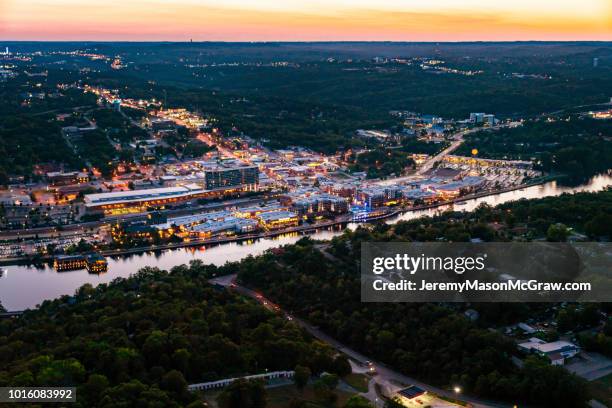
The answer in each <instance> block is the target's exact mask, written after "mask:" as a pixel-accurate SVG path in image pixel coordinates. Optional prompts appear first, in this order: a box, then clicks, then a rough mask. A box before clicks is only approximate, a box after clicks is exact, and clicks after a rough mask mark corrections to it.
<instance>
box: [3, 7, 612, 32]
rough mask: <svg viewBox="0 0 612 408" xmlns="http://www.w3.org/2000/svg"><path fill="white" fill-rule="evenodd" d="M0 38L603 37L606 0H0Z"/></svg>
mask: <svg viewBox="0 0 612 408" xmlns="http://www.w3.org/2000/svg"><path fill="white" fill-rule="evenodd" d="M0 40H41V41H44V40H47V41H54V40H62V41H71V40H73V41H78V40H94V41H97V40H105V41H117V40H126V41H189V40H193V41H335V40H342V41H351V40H352V41H360V40H368V41H514V40H604V41H612V0H309V1H308V0H0Z"/></svg>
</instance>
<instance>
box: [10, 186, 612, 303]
mask: <svg viewBox="0 0 612 408" xmlns="http://www.w3.org/2000/svg"><path fill="white" fill-rule="evenodd" d="M610 185H612V176H610V175H609V174H608V175H600V176H597V177H594V178H593V179H591V180H590V181H589V182H588V183H586V184H583V185H581V186H578V187H564V186H560V185H559V184H558V183H557V182H555V181H552V182H549V183H546V184H542V185H538V186H532V187H527V188H524V189H521V190H515V191H510V192H507V193H501V194H497V195H493V196H487V197H481V198H477V199H474V200H469V201H466V202H465V204H464V205H455V206H454V207H453V208H454V209H455V210H459V211H463V210H464V211H471V210H473V209H475V208H476V207H477V206H478V205H479V204H480V203H487V204H490V205H492V206H495V205H498V204H501V203H504V202H508V201H513V200H518V199H521V198H541V197H546V196H555V195H560V194H563V193H571V192H579V191H599V190H602V189H603V188H605V187H606V186H610ZM449 208H450V206H444V207H438V208H433V209H429V210H422V211H413V212H409V213H405V214H401V215H399V216H396V217H393V218H390V219H388V220H387V221H386V222H388V223H394V222H397V221H399V220H410V219H414V218H418V217H422V216H432V215H435V214H437V213H439V212H441V211H445V210H447V209H449ZM356 226H357V225H356V224H348V225H347V226H346V227H348V228H355V227H356ZM342 229H343V227H340V226H338V227H336V228H333V229H331V230H320V231H317V232H315V233H312V234H309V236H311V237H312V238H316V239H330V238H332V237H333V236H335V235H338V234H340V233H341V232H342ZM302 236H303V235H301V234H298V233H292V234H285V235H281V236H278V237H273V238H264V239H257V240H249V241H244V242H232V243H227V244H222V245H216V246H206V247H204V246H203V247H190V248H179V249H170V250H164V251H151V252H145V253H140V254H134V255H127V256H118V257H111V258H107V260H108V272H107V273H105V274H102V275H91V274H89V273H88V272H87V271H85V270H78V271H70V272H56V271H55V270H54V269H53V268H51V267H50V266H48V265H45V266H38V267H35V266H26V265H11V266H7V267H5V268H6V269H7V270H8V273H7V274H5V276H3V277H1V278H0V302H1V303H2V304H3V306H4V307H5V308H6V309H7V310H22V309H25V308H32V307H35V306H36V305H37V304H38V303H40V302H41V301H42V300H44V299H53V298H56V297H58V296H61V295H71V294H73V293H74V291H75V290H76V289H77V288H79V287H80V286H81V285H83V284H85V283H91V284H92V285H97V284H100V283H108V282H110V281H112V280H113V279H115V278H118V277H127V276H129V275H130V274H132V273H134V272H136V271H138V270H139V269H140V268H143V267H145V266H151V267H158V268H160V269H170V268H172V267H173V266H175V265H181V264H188V263H189V261H191V260H195V259H200V260H202V261H203V262H204V263H207V264H209V263H210V264H215V265H223V264H224V263H226V262H228V261H229V262H232V261H239V260H240V259H242V258H244V257H247V256H248V255H259V254H261V253H263V252H264V251H266V250H267V249H270V248H274V247H278V246H281V245H287V244H292V243H294V242H296V241H298V240H299V239H300V238H301V237H302Z"/></svg>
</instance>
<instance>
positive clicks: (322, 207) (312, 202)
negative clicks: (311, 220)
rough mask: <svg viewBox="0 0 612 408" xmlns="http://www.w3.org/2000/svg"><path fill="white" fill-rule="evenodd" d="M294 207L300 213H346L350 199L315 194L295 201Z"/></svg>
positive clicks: (302, 214)
mask: <svg viewBox="0 0 612 408" xmlns="http://www.w3.org/2000/svg"><path fill="white" fill-rule="evenodd" d="M291 206H292V208H293V209H294V210H295V211H296V212H297V213H298V214H299V215H300V216H304V215H310V214H312V215H319V214H344V213H346V212H348V209H349V208H348V200H347V199H346V198H343V197H337V196H333V195H329V194H313V195H312V196H309V197H301V198H298V199H296V200H294V201H293V203H292V205H291Z"/></svg>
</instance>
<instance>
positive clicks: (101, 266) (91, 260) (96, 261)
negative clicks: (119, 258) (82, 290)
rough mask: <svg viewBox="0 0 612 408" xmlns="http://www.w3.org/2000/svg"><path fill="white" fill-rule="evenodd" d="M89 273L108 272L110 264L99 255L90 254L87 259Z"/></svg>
mask: <svg viewBox="0 0 612 408" xmlns="http://www.w3.org/2000/svg"><path fill="white" fill-rule="evenodd" d="M85 262H86V266H87V271H88V272H89V273H103V272H106V271H107V270H108V262H106V259H105V258H104V257H103V256H102V255H100V254H97V253H93V254H89V255H87V256H86V257H85Z"/></svg>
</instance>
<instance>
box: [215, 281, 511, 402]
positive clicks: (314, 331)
mask: <svg viewBox="0 0 612 408" xmlns="http://www.w3.org/2000/svg"><path fill="white" fill-rule="evenodd" d="M235 279H236V275H235V274H234V275H226V276H222V277H219V278H214V279H211V280H210V283H212V284H216V285H221V286H224V287H226V288H229V289H231V290H235V291H236V292H238V293H240V294H242V295H244V296H248V297H250V298H252V299H255V300H256V301H257V302H259V303H261V304H262V305H263V306H264V307H266V308H267V309H268V310H270V311H272V312H275V313H279V314H283V315H285V316H286V318H287V319H289V320H291V321H293V322H295V323H296V324H297V325H299V326H300V327H302V328H303V329H304V330H306V331H307V332H308V333H310V334H311V335H312V336H313V337H316V338H317V339H319V340H321V341H324V342H325V343H327V344H329V345H331V346H332V347H334V348H335V349H336V350H338V351H339V352H341V353H344V354H346V355H347V356H348V357H350V358H351V359H353V360H355V361H357V362H358V363H360V364H362V365H365V364H367V362H371V364H373V366H374V367H375V369H376V372H377V375H376V376H375V378H374V380H375V382H376V383H378V384H379V385H380V386H381V387H382V389H386V390H388V391H390V392H391V393H392V392H395V391H397V390H399V389H400V388H401V387H400V386H399V385H398V384H406V385H416V386H418V387H420V388H422V389H424V390H426V391H428V392H433V393H434V394H437V395H440V396H444V397H448V398H458V397H459V398H461V400H463V401H465V402H468V403H470V404H471V406H472V407H474V408H511V407H512V406H513V405H512V404H504V403H498V402H494V401H486V400H482V399H478V398H473V397H470V396H467V395H460V396H457V395H456V394H455V393H454V392H452V391H449V390H445V389H442V388H438V387H435V386H433V385H429V384H425V383H422V382H420V381H418V380H416V379H414V378H411V377H408V376H406V375H404V374H401V373H399V372H397V371H395V370H393V369H392V368H390V367H388V366H387V365H385V364H383V363H381V362H379V361H375V360H374V359H372V358H370V357H367V356H364V355H363V354H361V353H359V352H357V351H355V350H353V349H351V348H350V347H347V346H346V345H344V344H342V343H341V342H339V341H338V340H336V339H334V338H332V337H330V336H328V335H327V334H325V333H323V332H322V331H321V330H319V329H318V328H317V327H315V326H312V325H311V324H309V323H307V322H306V321H304V320H302V319H299V318H297V317H295V316H292V315H290V314H288V313H287V312H285V311H283V310H282V309H281V307H280V306H279V305H277V304H275V303H274V302H272V301H270V300H268V299H267V298H265V297H264V296H263V295H262V294H261V293H258V292H255V291H253V290H251V289H249V288H246V287H244V286H240V285H238V284H236V283H235ZM363 395H365V396H368V397H369V398H372V397H373V395H375V393H371V392H368V393H367V394H363ZM372 402H375V401H372Z"/></svg>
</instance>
